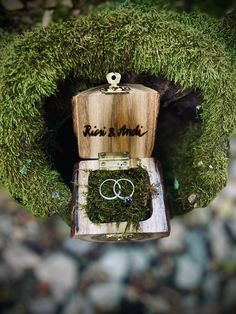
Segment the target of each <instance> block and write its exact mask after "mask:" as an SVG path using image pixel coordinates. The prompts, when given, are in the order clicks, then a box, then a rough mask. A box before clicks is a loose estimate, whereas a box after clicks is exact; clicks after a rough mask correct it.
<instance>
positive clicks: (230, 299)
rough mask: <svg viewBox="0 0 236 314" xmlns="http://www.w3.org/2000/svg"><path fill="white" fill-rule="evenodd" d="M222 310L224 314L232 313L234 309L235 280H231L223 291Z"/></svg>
mask: <svg viewBox="0 0 236 314" xmlns="http://www.w3.org/2000/svg"><path fill="white" fill-rule="evenodd" d="M222 301H223V310H224V311H225V312H224V313H234V312H233V311H234V310H235V308H236V278H235V277H233V278H231V279H230V280H229V281H228V283H227V284H226V286H225V287H224V291H223V297H222Z"/></svg>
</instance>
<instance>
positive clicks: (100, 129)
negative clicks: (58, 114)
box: [73, 84, 160, 159]
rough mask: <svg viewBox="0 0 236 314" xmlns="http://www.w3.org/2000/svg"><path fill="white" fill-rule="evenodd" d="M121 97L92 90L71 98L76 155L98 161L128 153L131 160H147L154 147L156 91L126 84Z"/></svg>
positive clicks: (158, 102) (157, 107)
mask: <svg viewBox="0 0 236 314" xmlns="http://www.w3.org/2000/svg"><path fill="white" fill-rule="evenodd" d="M128 86H129V88H130V90H129V91H128V92H127V91H125V92H122V93H108V94H105V93H103V92H102V91H101V89H102V90H104V89H105V87H104V86H99V87H95V88H91V89H89V90H86V91H84V92H81V93H79V94H78V95H76V96H74V97H73V120H74V131H75V134H76V136H77V139H78V153H79V156H80V157H81V158H83V159H97V158H98V154H99V153H101V152H124V151H127V152H129V153H130V157H131V158H143V157H150V156H151V154H152V150H153V147H154V141H155V134H156V122H157V117H158V112H159V106H160V95H159V93H158V92H157V91H155V90H153V89H151V88H148V87H145V86H143V85H139V84H129V85H128Z"/></svg>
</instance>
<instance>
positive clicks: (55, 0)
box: [44, 0, 59, 9]
mask: <svg viewBox="0 0 236 314" xmlns="http://www.w3.org/2000/svg"><path fill="white" fill-rule="evenodd" d="M58 4H59V0H46V1H45V4H44V7H45V8H46V9H50V8H55V7H56V6H57V5H58Z"/></svg>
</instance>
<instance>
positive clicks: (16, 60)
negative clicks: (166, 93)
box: [0, 6, 236, 221]
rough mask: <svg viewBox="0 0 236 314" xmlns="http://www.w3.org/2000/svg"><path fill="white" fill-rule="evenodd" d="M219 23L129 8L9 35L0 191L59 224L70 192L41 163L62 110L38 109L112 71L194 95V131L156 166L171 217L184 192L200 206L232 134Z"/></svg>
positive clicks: (230, 84) (231, 83) (221, 175)
mask: <svg viewBox="0 0 236 314" xmlns="http://www.w3.org/2000/svg"><path fill="white" fill-rule="evenodd" d="M227 23H228V22H227ZM227 23H226V20H217V19H215V18H213V17H209V16H207V15H205V14H202V13H199V12H192V13H191V14H187V13H175V12H172V11H169V10H167V9H166V10H164V9H163V10H162V9H160V8H155V7H152V8H148V9H145V8H144V7H138V6H136V7H132V6H131V7H130V6H128V7H121V8H118V9H116V10H104V11H101V12H96V13H93V14H91V15H89V16H85V17H81V18H80V19H78V20H71V21H68V22H65V23H58V24H52V25H51V26H49V27H48V28H36V29H34V30H33V31H30V32H26V33H24V34H23V35H19V36H16V37H15V38H14V40H12V41H10V42H8V43H7V44H6V45H5V48H4V49H2V53H1V59H0V105H1V110H0V149H1V159H0V180H1V182H2V184H3V185H4V186H5V187H7V188H8V189H9V191H10V193H11V194H12V195H13V196H14V197H15V198H16V199H17V200H18V201H20V202H21V203H22V204H24V205H25V206H26V208H27V209H29V210H31V211H32V212H33V213H34V214H35V215H37V216H41V217H43V216H44V217H45V216H50V215H52V214H54V213H58V214H60V215H61V216H62V217H64V218H65V219H67V221H68V217H70V207H69V206H68V205H69V203H70V200H71V191H70V188H69V186H68V185H66V184H65V183H64V181H63V179H62V177H61V174H60V173H59V172H58V171H57V170H56V168H55V167H54V164H53V162H52V161H51V159H50V155H49V154H48V150H47V149H46V144H45V134H49V133H50V130H49V125H48V122H47V119H46V116H47V117H48V116H50V117H53V116H54V118H55V119H54V120H53V119H52V120H51V121H53V123H54V124H55V125H56V124H57V122H58V121H59V120H60V121H62V120H63V119H65V117H66V116H67V114H68V112H70V111H71V105H70V103H69V102H68V103H67V104H65V103H64V106H61V105H60V100H59V99H58V98H57V100H58V101H55V99H54V107H50V106H49V107H48V108H49V109H48V108H47V109H46V107H45V106H46V105H45V104H47V103H48V99H50V97H53V95H58V92H59V89H60V86H62V85H63V84H64V83H63V82H66V80H69V81H70V79H71V78H73V79H74V80H76V82H77V84H78V85H77V88H78V89H85V88H88V87H90V86H93V85H98V84H100V83H102V82H103V80H104V77H105V75H106V73H108V72H110V71H111V70H113V69H115V71H119V72H120V73H123V74H124V73H129V74H132V75H138V74H142V73H145V74H148V75H152V76H160V75H161V76H163V77H165V78H166V79H168V80H171V81H173V82H174V83H178V84H181V86H182V87H183V88H188V87H194V88H195V89H196V90H200V91H201V93H202V95H203V103H202V108H203V112H202V115H201V118H202V123H201V126H200V127H199V126H194V125H193V126H192V127H189V128H187V130H186V131H185V132H183V133H181V134H176V135H172V136H171V138H169V140H168V141H166V142H165V145H164V148H163V156H164V157H163V160H164V170H165V169H166V173H167V175H166V180H167V192H168V191H169V193H167V198H168V197H169V200H170V201H171V195H174V201H175V205H174V206H173V207H172V214H173V215H174V214H183V213H185V212H187V211H189V210H191V209H192V208H193V204H190V203H189V202H186V199H187V198H188V197H189V195H191V194H193V193H194V194H195V195H197V202H196V203H195V207H196V206H197V207H202V206H206V205H207V204H208V203H209V202H210V201H211V200H212V199H213V198H214V197H215V195H216V193H218V192H219V191H220V190H221V189H222V187H223V186H224V185H225V183H226V179H227V164H228V158H229V147H228V146H229V145H228V143H229V136H230V134H231V133H232V132H233V131H234V130H235V126H236V106H235V100H236V89H235V86H236V70H235V68H236V67H235V51H236V49H235V47H234V46H233V45H234V43H235V38H234V36H233V34H232V33H231V31H230V27H227V26H228V25H229V24H227ZM1 46H3V44H2V43H1ZM62 103H63V101H62ZM50 110H51V111H50ZM53 123H52V124H53ZM49 146H50V143H49ZM164 173H165V171H164ZM174 180H177V182H178V187H177V188H176V189H175V190H174V189H173V182H174Z"/></svg>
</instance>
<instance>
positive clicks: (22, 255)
mask: <svg viewBox="0 0 236 314" xmlns="http://www.w3.org/2000/svg"><path fill="white" fill-rule="evenodd" d="M3 258H4V260H5V262H6V263H7V264H8V265H9V266H11V267H12V268H13V269H14V270H15V271H16V272H17V273H21V272H23V271H24V270H26V269H29V268H36V267H37V266H38V265H39V264H40V261H41V257H40V256H38V255H37V254H35V253H34V252H32V251H30V250H28V249H27V248H26V247H24V246H23V245H21V244H19V243H18V244H16V243H12V244H11V243H10V244H8V246H7V247H6V248H5V250H4V252H3Z"/></svg>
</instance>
